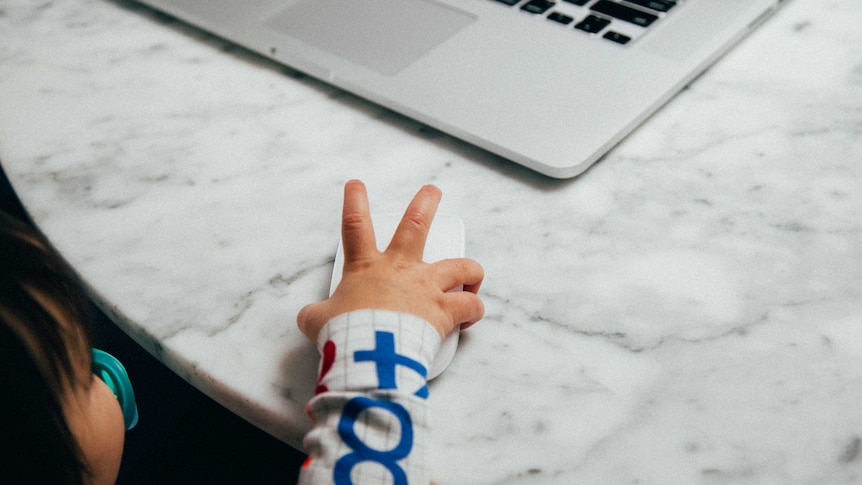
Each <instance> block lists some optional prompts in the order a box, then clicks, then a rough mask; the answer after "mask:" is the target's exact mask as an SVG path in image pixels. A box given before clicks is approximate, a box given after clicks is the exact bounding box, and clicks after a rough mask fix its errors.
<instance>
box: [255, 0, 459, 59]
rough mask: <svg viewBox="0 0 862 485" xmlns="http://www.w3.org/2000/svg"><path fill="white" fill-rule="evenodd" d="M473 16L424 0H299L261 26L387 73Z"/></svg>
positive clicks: (418, 55)
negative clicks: (264, 25)
mask: <svg viewBox="0 0 862 485" xmlns="http://www.w3.org/2000/svg"><path fill="white" fill-rule="evenodd" d="M473 20H474V19H473V17H471V16H470V15H469V14H467V13H465V12H461V11H458V10H455V9H452V8H450V7H447V6H445V5H441V4H438V3H434V2H432V1H430V0H300V1H298V2H296V3H294V4H292V5H291V6H289V7H287V8H286V9H285V10H283V11H281V12H279V13H278V14H276V15H275V16H274V17H272V18H270V19H269V20H267V22H266V25H267V26H268V27H270V28H272V29H274V30H276V31H278V32H281V33H284V34H287V35H289V36H291V37H294V38H296V39H298V40H300V41H302V42H305V43H306V44H309V45H311V46H313V47H316V48H318V49H321V50H323V51H326V52H328V53H330V54H334V55H336V56H339V57H341V58H344V59H347V60H349V61H351V62H353V63H355V64H359V65H361V66H365V67H368V68H370V69H374V70H375V71H378V72H380V73H383V74H389V75H391V74H395V73H397V72H398V71H400V70H401V69H403V68H405V67H407V66H408V65H410V64H411V63H412V62H413V61H415V60H416V59H418V58H419V57H420V56H422V55H423V54H424V53H426V52H428V51H429V50H431V49H433V48H434V47H435V46H437V45H438V44H440V43H441V42H443V41H444V40H446V39H447V38H449V37H450V36H452V35H453V34H455V33H456V32H458V31H459V30H461V29H462V28H464V27H465V26H467V25H468V24H469V23H470V22H472V21H473Z"/></svg>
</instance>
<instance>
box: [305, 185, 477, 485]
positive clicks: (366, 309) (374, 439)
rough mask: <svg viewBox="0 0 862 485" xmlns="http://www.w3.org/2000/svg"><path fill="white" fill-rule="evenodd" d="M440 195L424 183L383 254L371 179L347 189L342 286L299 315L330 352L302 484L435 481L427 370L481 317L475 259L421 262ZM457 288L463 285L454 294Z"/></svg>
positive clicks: (312, 406)
mask: <svg viewBox="0 0 862 485" xmlns="http://www.w3.org/2000/svg"><path fill="white" fill-rule="evenodd" d="M440 197H441V194H440V191H439V190H438V189H437V188H436V187H433V186H425V187H423V188H422V189H421V190H420V191H419V192H418V193H417V194H416V196H415V197H414V198H413V200H412V201H411V203H410V205H409V206H408V208H407V211H406V212H405V214H404V217H403V219H402V221H401V223H400V225H399V227H398V229H397V230H396V232H395V235H394V236H393V237H392V242H391V243H390V244H389V247H388V248H387V249H386V251H384V252H382V253H381V252H380V251H378V250H377V245H376V242H375V239H374V230H373V226H372V224H371V219H370V215H369V211H368V199H367V194H366V192H365V187H364V185H362V183H360V182H357V181H351V182H348V183H347V185H346V186H345V189H344V210H343V214H342V240H343V243H344V256H345V262H344V273H343V276H342V279H341V282H340V283H339V285H338V287H337V288H336V290H335V292H333V294H332V296H331V297H330V298H329V299H327V300H324V301H323V302H320V303H316V304H312V305H308V306H306V307H305V308H303V309H302V311H300V313H299V315H298V316H297V324H298V325H299V328H300V330H302V331H303V333H305V335H306V336H308V338H309V339H311V340H312V341H313V342H315V343H317V344H318V348H319V349H320V351H321V354H322V356H323V359H322V362H321V372H320V381H319V382H318V388H317V391H316V396H315V398H314V399H312V400H311V401H310V402H309V405H308V412H309V415H310V416H311V417H312V419H313V420H314V421H315V425H314V429H313V430H312V431H311V432H309V434H308V435H307V436H306V439H305V446H306V450H307V451H308V453H309V461H308V462H307V463H306V466H305V467H304V469H303V471H302V474H301V476H300V483H353V482H352V481H351V480H352V479H351V477H353V478H355V479H357V481H360V480H359V478H358V477H360V476H361V477H362V478H361V482H362V483H366V481H369V482H370V483H378V482H376V481H373V479H372V476H377V477H380V478H381V479H382V481H381V482H379V483H426V482H427V481H428V477H427V471H426V468H425V454H424V451H425V445H426V443H425V441H426V440H425V437H426V433H427V426H428V417H427V413H428V410H427V401H426V398H427V396H428V388H427V386H426V382H425V380H426V375H427V370H428V367H429V366H430V364H431V361H432V359H433V356H434V354H435V353H436V351H437V349H438V347H439V345H440V342H441V340H442V338H443V337H445V336H446V335H447V334H448V333H449V332H451V331H452V330H453V329H454V328H455V326H456V325H462V328H465V327H467V326H469V325H471V324H473V323H475V322H476V321H478V320H479V319H480V318H481V317H482V315H483V313H484V307H483V304H482V302H481V300H480V299H479V298H478V296H477V295H476V293H477V291H478V289H479V286H480V285H481V282H482V279H483V271H482V268H481V266H479V264H478V263H476V262H475V261H472V260H469V259H463V258H462V259H452V260H444V261H441V262H438V263H433V264H427V263H424V262H423V261H422V253H423V250H424V247H425V240H426V238H427V235H428V229H429V228H430V226H431V222H432V221H433V218H434V214H435V213H436V209H437V205H438V204H439V202H440ZM459 286H463V287H464V291H462V292H453V293H447V291H448V290H450V289H452V288H456V287H459Z"/></svg>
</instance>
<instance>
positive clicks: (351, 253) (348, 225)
mask: <svg viewBox="0 0 862 485" xmlns="http://www.w3.org/2000/svg"><path fill="white" fill-rule="evenodd" d="M341 242H342V244H343V245H344V260H345V262H347V261H355V260H356V259H360V258H362V257H363V256H364V255H367V254H373V253H374V252H376V251H377V241H376V239H375V238H374V226H373V225H372V222H371V214H370V210H369V208H368V193H367V191H366V190H365V184H363V183H362V182H360V181H359V180H351V181H349V182H347V183H346V184H345V185H344V206H343V208H342V210H341Z"/></svg>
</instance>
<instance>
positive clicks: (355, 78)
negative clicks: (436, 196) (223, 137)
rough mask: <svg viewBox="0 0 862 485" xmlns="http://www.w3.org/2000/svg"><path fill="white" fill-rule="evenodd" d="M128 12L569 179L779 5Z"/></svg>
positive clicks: (263, 7)
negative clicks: (186, 27) (152, 16)
mask: <svg viewBox="0 0 862 485" xmlns="http://www.w3.org/2000/svg"><path fill="white" fill-rule="evenodd" d="M139 1H140V2H142V3H145V4H148V5H150V6H152V7H155V8H157V9H160V10H162V11H164V12H166V13H168V14H171V15H173V16H175V17H177V18H179V19H181V20H184V21H186V22H188V23H190V24H193V25H196V26H198V27H200V28H203V29H205V30H207V31H210V32H212V33H214V34H217V35H219V36H221V37H223V38H225V39H228V40H230V41H232V42H235V43H237V44H239V45H242V46H244V47H246V48H248V49H251V50H253V51H256V52H258V53H260V54H263V55H264V56H267V57H269V58H271V59H273V60H275V61H277V62H279V63H283V64H285V65H287V66H289V67H292V68H294V69H297V70H299V71H303V72H305V73H307V74H310V75H312V76H314V77H317V78H319V79H321V80H323V81H326V82H328V83H331V84H333V85H335V86H338V87H339V88H342V89H344V90H347V91H349V92H352V93H354V94H357V95H359V96H361V97H364V98H366V99H368V100H371V101H373V102H375V103H378V104H380V105H382V106H386V107H387V108H390V109H392V110H394V111H397V112H399V113H402V114H404V115H406V116H408V117H411V118H414V119H416V120H418V121H421V122H423V123H425V124H427V125H430V126H432V127H434V128H437V129H439V130H441V131H443V132H446V133H448V134H450V135H453V136H455V137H457V138H460V139H463V140H466V141H468V142H470V143H473V144H475V145H477V146H479V147H482V148H483V149H486V150H488V151H491V152H493V153H496V154H498V155H501V156H503V157H505V158H507V159H509V160H512V161H513V162H516V163H519V164H521V165H524V166H526V167H529V168H531V169H533V170H536V171H538V172H541V173H543V174H545V175H548V176H550V177H555V178H568V177H574V176H576V175H578V174H579V173H581V172H583V171H584V170H586V169H587V168H588V167H589V166H590V165H592V164H593V163H595V162H596V161H597V160H599V159H600V158H601V157H602V155H604V154H605V153H606V152H607V151H608V150H610V149H611V148H612V147H613V146H614V145H615V144H617V143H618V142H619V141H620V140H621V139H622V138H623V137H625V136H626V135H627V134H628V133H630V132H631V131H632V130H633V129H635V128H636V127H637V126H638V125H639V124H640V123H642V122H643V121H644V120H645V119H646V118H647V117H648V116H649V115H650V114H652V113H653V112H654V111H655V110H657V109H658V108H659V107H661V106H662V105H663V104H664V103H665V102H667V101H668V100H669V99H670V98H671V97H672V96H674V95H675V94H676V93H677V92H678V91H679V90H680V89H682V88H683V87H684V86H686V85H687V84H688V83H689V82H691V81H692V80H693V79H694V78H695V77H696V76H697V75H698V74H700V73H701V72H702V71H703V70H704V69H706V68H707V67H708V66H709V65H710V64H712V63H713V62H714V61H715V60H716V59H717V58H718V57H719V56H721V55H722V54H723V53H724V52H726V51H727V50H728V49H729V48H730V47H731V46H733V45H734V43H736V42H737V41H738V40H740V39H741V38H742V37H743V36H745V35H746V34H747V33H748V32H750V31H751V30H752V29H753V28H755V27H756V26H757V25H758V24H759V23H760V22H761V21H762V20H763V19H765V18H766V17H767V16H768V14H769V13H771V12H772V11H773V10H774V9H775V8H777V6H778V5H779V3H780V2H781V1H782V0H139Z"/></svg>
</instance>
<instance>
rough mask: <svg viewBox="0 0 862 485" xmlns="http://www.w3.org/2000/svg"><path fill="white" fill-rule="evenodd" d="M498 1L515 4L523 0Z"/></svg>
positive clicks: (499, 0)
mask: <svg viewBox="0 0 862 485" xmlns="http://www.w3.org/2000/svg"><path fill="white" fill-rule="evenodd" d="M497 1H498V2H500V3H505V4H506V5H514V4H516V3H518V2H520V1H521V0H497Z"/></svg>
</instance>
